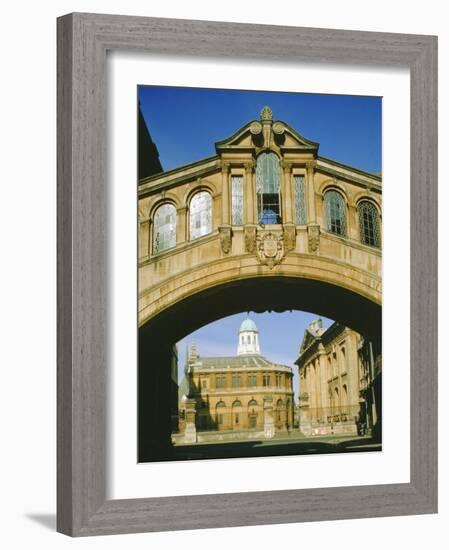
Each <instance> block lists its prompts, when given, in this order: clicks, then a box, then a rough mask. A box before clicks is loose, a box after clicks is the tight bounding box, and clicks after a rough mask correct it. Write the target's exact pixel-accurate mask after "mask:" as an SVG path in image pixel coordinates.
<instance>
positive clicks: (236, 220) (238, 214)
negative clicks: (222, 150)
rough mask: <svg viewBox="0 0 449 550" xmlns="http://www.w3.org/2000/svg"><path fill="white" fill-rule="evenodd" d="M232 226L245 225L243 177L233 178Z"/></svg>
mask: <svg viewBox="0 0 449 550" xmlns="http://www.w3.org/2000/svg"><path fill="white" fill-rule="evenodd" d="M231 188H232V189H231V199H232V200H231V202H232V224H233V225H243V177H242V176H232V177H231Z"/></svg>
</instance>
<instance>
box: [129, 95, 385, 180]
mask: <svg viewBox="0 0 449 550" xmlns="http://www.w3.org/2000/svg"><path fill="white" fill-rule="evenodd" d="M138 95H139V100H140V104H141V108H142V113H143V116H144V118H145V121H146V123H147V126H148V129H149V131H150V134H151V137H152V139H153V141H154V142H155V143H156V146H157V148H158V150H159V155H160V160H161V163H162V166H163V168H164V170H171V169H172V168H176V167H178V166H182V165H183V164H188V163H191V162H194V161H196V160H200V159H202V158H205V157H209V156H212V155H215V148H214V143H215V142H216V141H221V140H222V139H225V138H227V137H229V136H231V135H232V134H233V133H234V132H235V131H236V130H238V129H239V128H240V127H241V126H243V125H244V124H246V123H247V122H248V121H250V120H254V119H258V118H259V113H260V110H261V109H262V107H264V106H265V105H269V106H270V107H271V109H272V111H273V118H274V119H275V120H283V121H284V122H286V123H287V124H289V125H290V126H292V127H293V128H294V129H295V130H297V131H298V132H299V133H300V134H302V135H303V136H304V137H306V138H308V139H310V140H312V141H317V142H319V143H320V149H319V154H320V155H322V156H325V157H328V158H332V159H334V160H337V161H339V162H342V163H344V164H349V165H351V166H354V167H356V168H360V169H362V170H366V171H368V172H372V173H376V172H378V171H379V170H381V150H382V147H381V126H382V116H381V111H382V99H381V98H379V97H367V96H344V95H323V94H300V93H285V92H252V91H239V90H211V89H201V88H172V87H160V86H139V87H138Z"/></svg>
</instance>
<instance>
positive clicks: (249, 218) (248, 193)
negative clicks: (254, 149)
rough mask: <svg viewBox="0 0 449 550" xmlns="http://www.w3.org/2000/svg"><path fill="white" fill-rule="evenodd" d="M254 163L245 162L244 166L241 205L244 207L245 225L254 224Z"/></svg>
mask: <svg viewBox="0 0 449 550" xmlns="http://www.w3.org/2000/svg"><path fill="white" fill-rule="evenodd" d="M254 177H255V174H254V162H247V163H246V164H245V182H244V183H245V185H244V192H243V205H244V218H243V221H244V223H245V224H254V223H255V217H254V211H255V208H254V204H255V202H256V193H255V185H254Z"/></svg>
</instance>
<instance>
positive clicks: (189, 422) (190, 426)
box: [184, 399, 196, 443]
mask: <svg viewBox="0 0 449 550" xmlns="http://www.w3.org/2000/svg"><path fill="white" fill-rule="evenodd" d="M185 406H186V409H185V410H186V427H185V432H184V442H185V443H196V423H195V420H196V402H195V399H186V401H185Z"/></svg>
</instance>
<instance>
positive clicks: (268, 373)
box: [173, 319, 294, 443]
mask: <svg viewBox="0 0 449 550" xmlns="http://www.w3.org/2000/svg"><path fill="white" fill-rule="evenodd" d="M292 378H293V373H292V368H291V367H288V366H285V365H279V364H276V363H273V362H271V361H269V360H268V359H267V358H265V357H264V356H263V355H261V354H260V345H259V331H258V330H257V327H256V325H255V323H254V322H253V321H252V320H250V319H246V320H245V321H243V323H242V325H241V327H240V330H239V335H238V346H237V355H235V356H229V357H202V356H200V354H199V353H198V351H197V349H196V346H195V345H192V347H191V349H190V350H189V354H188V358H187V362H186V367H185V372H184V379H183V380H182V382H181V385H180V389H179V398H180V399H179V434H178V435H176V434H174V438H173V439H174V442H175V443H192V442H196V441H213V440H224V441H225V440H236V439H251V438H261V437H262V438H271V437H274V436H275V435H276V434H282V433H285V434H288V433H289V431H290V430H291V429H292V427H293V410H294V399H293V380H292Z"/></svg>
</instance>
